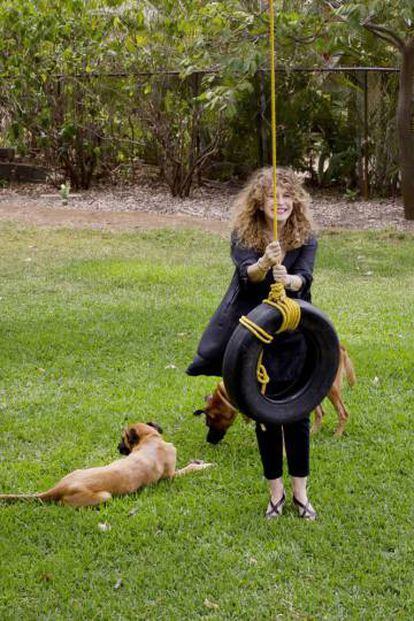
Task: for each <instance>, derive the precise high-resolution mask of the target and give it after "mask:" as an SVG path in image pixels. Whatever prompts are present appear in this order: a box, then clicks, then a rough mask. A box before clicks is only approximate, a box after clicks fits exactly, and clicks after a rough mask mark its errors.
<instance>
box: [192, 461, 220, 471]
mask: <svg viewBox="0 0 414 621" xmlns="http://www.w3.org/2000/svg"><path fill="white" fill-rule="evenodd" d="M215 465H216V464H213V463H211V462H208V461H203V460H201V459H194V460H193V461H191V462H190V466H194V467H197V470H203V469H204V468H210V467H211V466H215Z"/></svg>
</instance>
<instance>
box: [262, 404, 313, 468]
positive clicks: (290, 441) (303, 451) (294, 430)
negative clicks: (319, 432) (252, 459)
mask: <svg viewBox="0 0 414 621" xmlns="http://www.w3.org/2000/svg"><path fill="white" fill-rule="evenodd" d="M309 427H310V418H309V416H308V417H307V418H304V419H303V420H300V421H298V422H296V423H289V424H288V425H283V426H282V425H265V427H264V428H262V426H261V424H260V423H256V436H257V442H258V444H259V451H260V456H261V458H262V464H263V473H264V476H265V477H266V479H278V478H279V477H281V476H282V474H283V436H284V438H285V448H286V457H287V462H288V471H289V474H290V476H292V477H307V476H308V475H309ZM282 430H283V432H282Z"/></svg>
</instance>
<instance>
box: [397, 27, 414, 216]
mask: <svg viewBox="0 0 414 621" xmlns="http://www.w3.org/2000/svg"><path fill="white" fill-rule="evenodd" d="M413 87H414V39H411V40H410V41H408V43H407V44H406V45H405V46H404V49H403V52H402V64H401V73H400V90H399V95H398V109H397V126H398V137H399V146H400V167H401V189H402V196H403V202H404V213H405V217H406V219H407V220H414V131H413V128H412V125H411V120H412V113H413V103H412V100H413Z"/></svg>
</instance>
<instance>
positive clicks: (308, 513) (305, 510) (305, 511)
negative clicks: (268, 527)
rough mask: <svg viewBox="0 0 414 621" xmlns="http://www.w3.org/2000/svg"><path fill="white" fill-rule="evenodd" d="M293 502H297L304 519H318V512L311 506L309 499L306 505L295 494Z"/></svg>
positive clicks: (301, 516)
mask: <svg viewBox="0 0 414 621" xmlns="http://www.w3.org/2000/svg"><path fill="white" fill-rule="evenodd" d="M293 504H295V505H296V506H297V507H298V509H299V517H300V518H302V519H304V520H311V521H313V520H316V518H317V513H316V511H314V510H313V509H312V508H311V504H310V502H309V500H308V502H307V503H306V505H304V504H303V503H302V502H300V501H299V500H298V499H297V498H295V496H293Z"/></svg>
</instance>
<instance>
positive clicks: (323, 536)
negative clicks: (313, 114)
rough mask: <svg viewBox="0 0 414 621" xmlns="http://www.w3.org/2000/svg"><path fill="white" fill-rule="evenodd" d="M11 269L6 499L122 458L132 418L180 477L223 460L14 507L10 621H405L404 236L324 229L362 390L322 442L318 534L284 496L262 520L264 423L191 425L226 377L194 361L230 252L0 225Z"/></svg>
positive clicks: (322, 264)
mask: <svg viewBox="0 0 414 621" xmlns="http://www.w3.org/2000/svg"><path fill="white" fill-rule="evenodd" d="M0 271H1V290H0V417H1V429H0V491H1V492H11V491H20V492H24V491H39V490H43V489H46V488H47V487H48V486H51V485H52V484H53V483H54V482H55V481H56V480H57V479H58V478H60V477H61V476H62V475H64V474H66V473H67V472H68V471H70V470H73V469H75V468H81V467H85V466H91V465H99V464H104V463H108V462H110V461H111V460H113V459H115V458H117V452H116V446H117V443H118V441H119V439H120V431H121V429H122V426H123V425H124V423H125V422H126V421H137V420H144V421H146V420H154V421H156V422H158V423H159V424H161V425H162V426H163V427H164V433H165V437H166V438H167V439H168V440H171V441H172V442H174V444H175V445H176V446H177V448H178V461H179V466H183V465H185V464H186V463H187V462H188V461H189V460H190V459H193V458H200V459H206V460H211V461H214V462H215V463H216V464H217V465H216V467H215V468H214V469H211V470H209V471H206V472H201V473H197V474H195V475H192V476H188V477H183V478H182V479H179V480H177V481H174V482H173V483H169V482H162V483H161V484H159V485H158V486H156V487H150V488H147V489H145V490H143V491H141V492H139V493H137V494H135V495H131V496H128V497H124V498H116V499H115V500H114V501H113V502H111V503H109V504H108V505H107V506H105V507H103V508H100V509H96V508H95V509H83V510H73V509H68V508H63V507H60V506H54V505H37V504H34V503H28V504H25V503H18V504H15V505H4V504H3V505H1V506H0V618H1V619H2V620H4V621H6V620H9V619H10V620H14V619H24V620H26V619H30V620H31V619H33V620H34V619H53V620H57V619H108V620H109V619H111V620H114V619H120V620H121V619H122V620H124V619H145V620H146V619H154V620H155V619H156V620H157V621H158V620H168V621H169V620H173V621H175V620H177V621H186V620H188V621H190V620H191V621H192V620H195V619H209V620H215V619H237V620H239V619H240V620H242V619H243V620H244V619H246V620H251V619H254V620H256V619H257V620H260V621H261V620H275V619H335V620H337V619H364V620H366V619H367V620H369V619H373V620H374V619H375V620H379V619H384V620H385V619H386V620H389V619H412V618H413V616H414V604H413V602H414V586H413V585H414V569H413V562H412V559H413V517H414V516H413V506H414V493H413V480H412V472H413V465H414V464H413V461H414V458H413V450H412V447H413V441H414V438H413V411H414V382H413V375H414V370H413V367H414V332H413V323H414V238H413V237H412V236H409V235H403V234H397V233H392V232H387V231H384V232H376V233H375V234H374V233H349V234H330V235H328V234H324V235H322V236H321V239H320V246H319V257H318V264H317V268H316V277H315V284H314V302H315V304H317V305H318V306H320V307H321V308H322V309H323V310H325V311H326V312H327V313H328V315H329V316H330V317H331V319H332V320H333V321H334V323H335V325H336V327H337V329H338V333H339V335H340V338H341V340H342V341H343V342H344V343H345V344H346V345H347V347H348V349H349V351H350V353H351V356H352V358H353V360H354V363H355V367H356V371H357V375H358V384H357V385H356V387H355V388H354V389H353V390H346V391H345V401H346V403H347V405H348V407H349V410H350V411H351V413H352V415H351V419H350V422H349V424H348V426H347V430H346V435H345V436H344V437H343V438H342V439H336V438H334V437H333V431H334V429H335V425H336V417H335V415H334V413H333V411H332V409H331V408H330V407H328V408H327V409H328V412H329V413H328V416H327V419H326V421H325V424H324V427H323V429H322V431H321V432H320V434H319V435H318V436H316V437H315V438H313V439H312V462H311V466H312V476H311V483H310V497H311V499H312V501H313V504H314V505H315V507H316V509H317V510H318V512H319V516H320V519H319V520H318V521H317V522H315V523H313V524H312V523H305V522H303V521H300V520H299V519H298V518H297V517H296V513H295V511H294V510H293V508H292V507H291V506H290V503H289V504H288V505H287V510H286V511H285V514H284V516H283V517H282V518H281V519H280V520H278V521H276V520H273V521H272V522H271V523H268V522H266V521H265V520H264V519H263V512H264V510H265V507H266V504H267V491H266V485H265V482H264V480H263V478H262V474H261V467H260V460H259V457H258V452H257V448H256V444H255V436H254V430H253V428H252V427H251V426H248V425H245V424H244V423H243V422H242V420H241V419H240V420H237V422H236V424H235V426H234V427H233V428H232V429H231V430H230V432H229V433H228V435H227V437H226V439H225V441H224V442H223V443H222V444H221V445H219V446H217V447H212V446H207V444H206V443H205V428H204V426H203V424H202V421H201V420H200V419H197V418H195V417H193V416H192V414H191V413H192V411H193V410H194V409H195V408H197V407H200V404H201V403H202V396H203V395H204V394H205V393H206V392H207V391H208V390H209V389H210V388H211V387H212V385H213V384H214V381H212V379H208V378H189V377H187V376H186V375H185V373H184V370H185V368H186V365H187V364H188V362H189V361H190V360H191V358H192V355H193V353H194V350H195V348H196V345H197V342H198V338H199V335H200V332H201V330H202V328H203V326H204V325H205V323H206V321H207V320H208V318H209V316H210V315H211V313H212V311H213V310H214V309H215V307H216V305H217V303H218V302H219V300H220V296H221V295H222V293H223V292H224V289H225V287H226V285H227V282H228V280H229V278H230V275H231V272H232V267H231V264H230V261H229V259H228V245H227V243H226V241H224V240H222V239H220V238H218V237H216V236H213V235H207V234H203V233H201V232H195V231H191V230H188V231H181V232H171V231H168V230H163V231H152V232H147V233H117V234H115V233H114V234H112V233H105V232H101V231H73V230H71V231H69V230H56V231H51V230H34V229H20V228H16V227H15V226H12V225H4V224H2V225H1V227H0ZM289 499H290V496H289ZM102 524H104V525H105V527H104V529H102ZM100 525H101V526H100Z"/></svg>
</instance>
